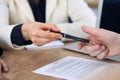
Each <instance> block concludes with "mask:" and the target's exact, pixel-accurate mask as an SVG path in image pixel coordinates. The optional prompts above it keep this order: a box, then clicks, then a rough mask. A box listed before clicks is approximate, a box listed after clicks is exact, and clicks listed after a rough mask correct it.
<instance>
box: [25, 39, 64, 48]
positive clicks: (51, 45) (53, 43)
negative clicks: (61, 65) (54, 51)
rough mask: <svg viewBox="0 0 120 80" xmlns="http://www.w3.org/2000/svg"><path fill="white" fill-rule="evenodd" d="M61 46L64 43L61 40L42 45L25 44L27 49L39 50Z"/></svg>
mask: <svg viewBox="0 0 120 80" xmlns="http://www.w3.org/2000/svg"><path fill="white" fill-rule="evenodd" d="M63 46H64V43H63V42H62V41H60V40H56V41H53V42H50V43H48V44H45V45H42V46H36V45H34V44H31V45H27V46H26V47H25V48H26V49H27V50H40V49H50V48H60V47H63Z"/></svg>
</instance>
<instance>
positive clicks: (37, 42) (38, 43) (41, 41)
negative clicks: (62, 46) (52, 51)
mask: <svg viewBox="0 0 120 80" xmlns="http://www.w3.org/2000/svg"><path fill="white" fill-rule="evenodd" d="M51 41H54V40H50V39H45V38H36V40H34V41H33V44H35V45H36V46H41V45H44V44H47V43H49V42H51Z"/></svg>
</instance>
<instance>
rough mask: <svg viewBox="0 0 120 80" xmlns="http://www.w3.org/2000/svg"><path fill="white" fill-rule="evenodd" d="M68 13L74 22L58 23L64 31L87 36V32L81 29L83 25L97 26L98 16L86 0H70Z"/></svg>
mask: <svg viewBox="0 0 120 80" xmlns="http://www.w3.org/2000/svg"><path fill="white" fill-rule="evenodd" d="M68 15H69V17H70V18H71V19H72V21H73V23H64V24H56V25H57V27H58V28H59V29H60V30H61V31H62V32H65V33H68V34H71V35H74V36H78V37H86V34H85V33H84V32H83V31H82V30H81V26H83V25H85V26H88V27H95V24H96V16H95V14H94V12H93V11H92V10H91V9H90V8H89V7H88V5H87V4H86V3H85V2H84V0H68Z"/></svg>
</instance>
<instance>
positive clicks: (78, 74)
mask: <svg viewBox="0 0 120 80" xmlns="http://www.w3.org/2000/svg"><path fill="white" fill-rule="evenodd" d="M105 64H107V63H105V62H100V61H93V60H87V59H83V58H78V57H71V56H68V57H66V58H63V59H61V60H58V61H55V62H53V63H51V64H48V65H46V66H43V67H41V68H39V69H37V70H35V71H33V72H34V73H37V74H43V75H48V76H53V77H58V78H62V79H67V80H78V79H81V78H83V77H85V76H86V75H89V74H91V72H93V71H95V70H97V69H98V68H100V67H102V66H103V65H105Z"/></svg>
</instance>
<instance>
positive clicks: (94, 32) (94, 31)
mask: <svg viewBox="0 0 120 80" xmlns="http://www.w3.org/2000/svg"><path fill="white" fill-rule="evenodd" d="M82 30H83V31H84V32H85V33H87V34H90V35H93V36H96V35H97V34H98V32H99V31H98V29H96V28H90V27H85V26H82Z"/></svg>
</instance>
